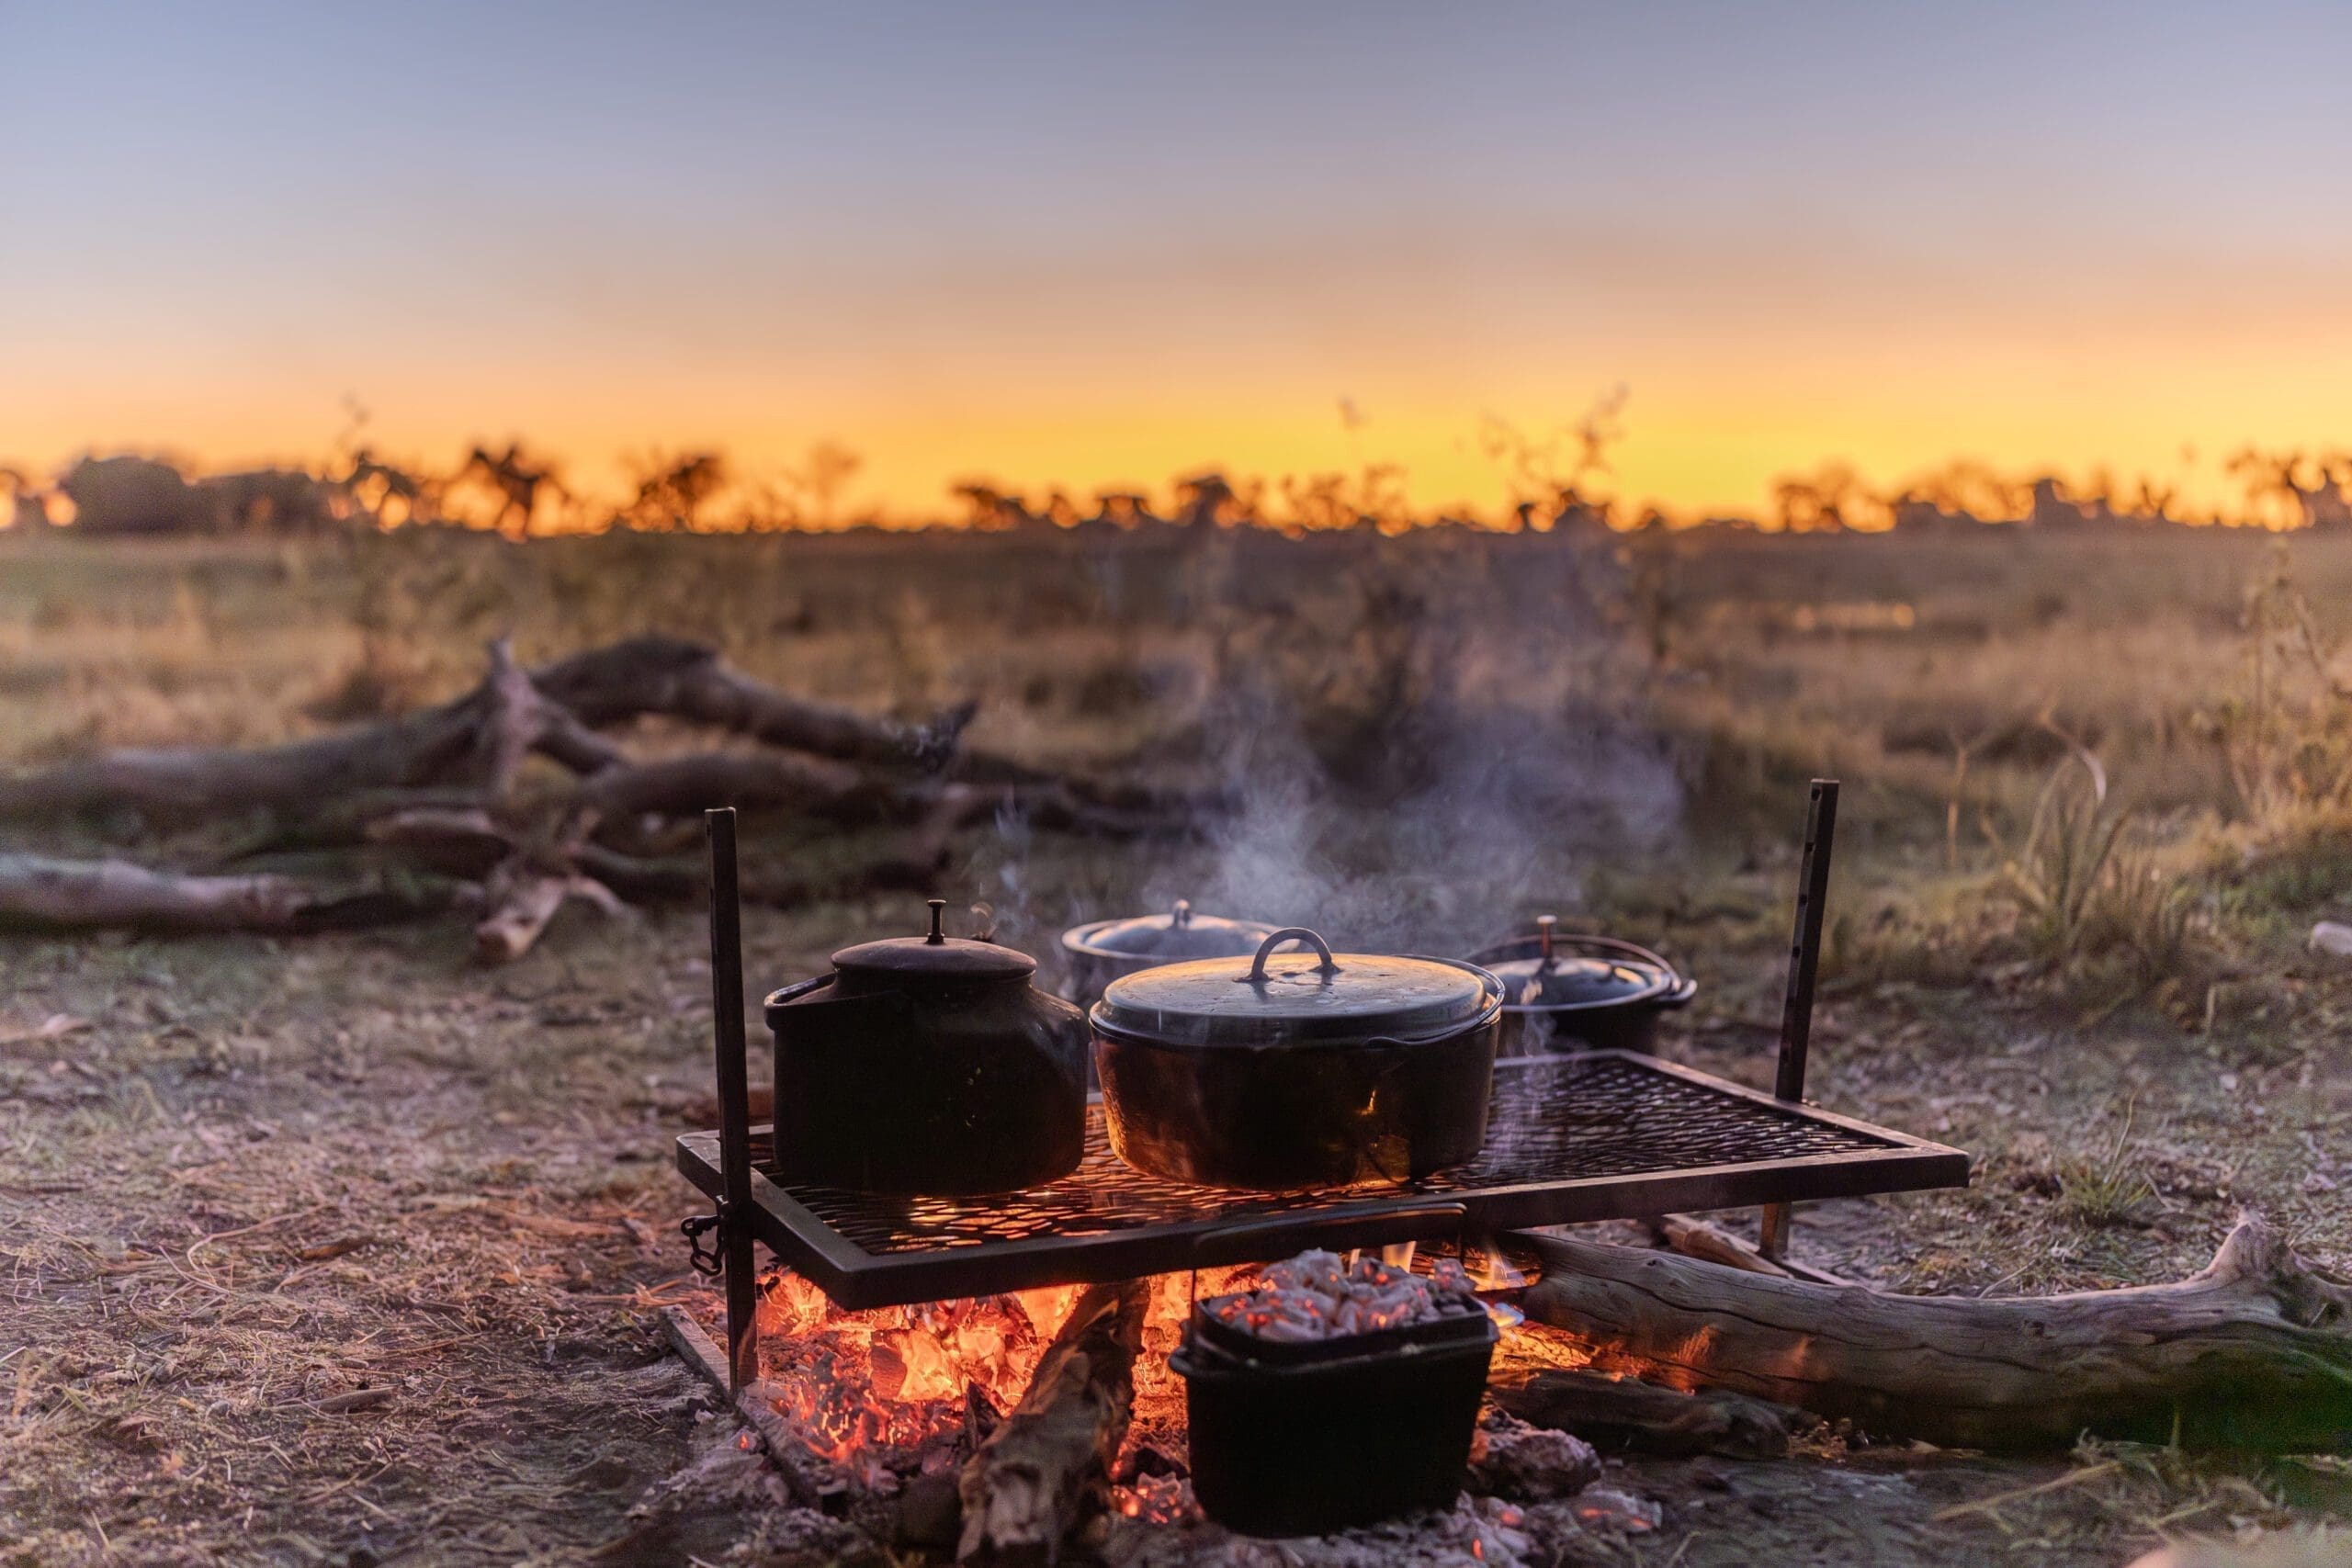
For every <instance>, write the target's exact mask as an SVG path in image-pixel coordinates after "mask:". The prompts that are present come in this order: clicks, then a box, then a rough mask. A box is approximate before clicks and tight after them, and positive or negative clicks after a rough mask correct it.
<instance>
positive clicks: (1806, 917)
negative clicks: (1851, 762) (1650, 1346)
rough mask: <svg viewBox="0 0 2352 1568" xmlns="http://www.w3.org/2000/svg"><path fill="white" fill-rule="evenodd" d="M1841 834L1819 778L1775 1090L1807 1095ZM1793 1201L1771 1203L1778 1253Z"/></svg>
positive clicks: (1761, 1247) (1770, 1251) (1765, 1232)
mask: <svg viewBox="0 0 2352 1568" xmlns="http://www.w3.org/2000/svg"><path fill="white" fill-rule="evenodd" d="M1837 836H1838V781H1837V780H1836V779H1815V780H1814V781H1813V793H1812V798H1811V801H1810V803H1809V804H1808V806H1807V807H1806V809H1805V818H1804V857H1803V859H1802V860H1801V861H1800V862H1799V863H1798V867H1797V918H1796V931H1795V934H1794V935H1793V936H1792V937H1791V938H1790V941H1789V989H1788V996H1787V998H1786V999H1785V1000H1784V1001H1783V1002H1782V1003H1781V1060H1780V1066H1779V1070H1778V1071H1777V1072H1776V1073H1775V1074H1774V1075H1773V1082H1772V1092H1773V1093H1774V1094H1775V1095H1777V1096H1778V1097H1779V1098H1781V1099H1782V1100H1803V1099H1804V1068H1805V1053H1806V1050H1807V1048H1808V1047H1809V1046H1810V1045H1811V1044H1812V1043H1813V986H1814V979H1815V976H1817V975H1818V974H1819V972H1820V969H1821V920H1822V915H1823V913H1824V911H1825V910H1826V908H1827V906H1828V902H1829V851H1830V846H1831V844H1832V842H1833V840H1836V838H1837ZM1791 1217H1792V1216H1791V1211H1790V1206H1789V1205H1788V1204H1786V1203H1771V1204H1767V1205H1766V1206H1765V1209H1764V1219H1763V1224H1762V1226H1761V1229H1760V1231H1759V1234H1758V1238H1757V1242H1758V1245H1757V1250H1758V1251H1759V1252H1761V1253H1763V1254H1764V1256H1765V1257H1767V1258H1779V1257H1780V1256H1781V1253H1782V1251H1783V1250H1784V1249H1785V1248H1786V1247H1787V1246H1788V1239H1789V1224H1790V1221H1791Z"/></svg>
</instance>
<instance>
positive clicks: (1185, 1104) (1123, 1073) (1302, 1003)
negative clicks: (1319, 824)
mask: <svg viewBox="0 0 2352 1568" xmlns="http://www.w3.org/2000/svg"><path fill="white" fill-rule="evenodd" d="M1291 942H1306V943H1308V944H1309V945H1311V946H1312V947H1313V948H1314V950H1315V951H1314V952H1313V953H1311V954H1310V953H1289V954H1284V955H1282V956H1280V957H1277V956H1276V955H1275V950H1276V949H1277V948H1279V947H1283V946H1284V945H1286V944H1288V943H1291ZM1501 1012H1502V987H1501V985H1500V983H1499V982H1498V981H1497V980H1496V978H1495V977H1494V976H1492V975H1489V974H1487V972H1486V971H1485V970H1483V969H1480V968H1478V967H1477V966H1476V965H1475V964H1464V963H1460V962H1457V961H1455V960H1453V959H1445V958H1416V957H1400V956H1390V955H1383V954H1374V953H1339V954H1334V953H1332V952H1331V949H1330V947H1329V944H1328V943H1326V942H1324V940H1323V939H1322V938H1321V937H1320V936H1317V934H1316V933H1315V932H1313V931H1308V930H1306V928H1305V927H1302V926H1290V927H1285V928H1283V930H1281V931H1273V932H1271V933H1269V934H1268V935H1267V937H1266V939H1265V940H1264V941H1263V942H1260V943H1259V945H1258V950H1257V952H1256V953H1254V954H1253V955H1252V956H1250V957H1249V958H1203V959H1195V960H1193V962H1191V963H1189V964H1167V965H1164V966H1162V967H1159V968H1156V969H1147V970H1144V971H1142V972H1140V973H1138V974H1134V975H1129V976H1124V977H1123V978H1120V979H1117V980H1114V981H1113V982H1112V983H1111V985H1110V987H1109V988H1108V989H1106V990H1105V991H1104V992H1103V999H1102V1000H1101V1001H1099V1002H1097V1003H1095V1004H1094V1010H1093V1011H1092V1012H1091V1014H1089V1015H1088V1016H1089V1018H1090V1019H1091V1021H1092V1024H1093V1028H1094V1067H1095V1073H1096V1076H1097V1077H1099V1078H1100V1079H1101V1081H1102V1084H1103V1118H1104V1122H1105V1123H1106V1125H1107V1128H1108V1131H1109V1133H1110V1137H1111V1147H1112V1149H1113V1150H1114V1152H1115V1153H1116V1154H1117V1155H1118V1156H1119V1157H1120V1158H1121V1159H1123V1160H1125V1161H1126V1162H1127V1164H1129V1165H1131V1166H1133V1167H1134V1168H1136V1169H1137V1170H1140V1171H1143V1172H1146V1173H1147V1174H1149V1175H1153V1176H1163V1177H1168V1178H1170V1179H1175V1180H1179V1181H1193V1182H1202V1183H1205V1184H1208V1185H1211V1186H1216V1187H1246V1188H1254V1189H1258V1190H1277V1191H1278V1190H1286V1189H1292V1188H1300V1187H1321V1186H1334V1185H1343V1184H1347V1183H1352V1182H1358V1181H1403V1180H1407V1179H1410V1178H1413V1177H1418V1176H1425V1175H1427V1174H1429V1173H1430V1171H1433V1170H1439V1169H1442V1168H1445V1167H1447V1166H1451V1165H1459V1164H1461V1163H1463V1162H1464V1161H1465V1160H1468V1159H1470V1158H1472V1157H1473V1156H1476V1154H1477V1153H1478V1150H1479V1148H1480V1146H1481V1145H1484V1144H1485V1142H1486V1137H1487V1093H1488V1090H1489V1089H1491V1087H1492V1084H1493V1079H1494V1066H1495V1041H1496V1035H1497V1032H1498V1028H1499V1025H1500V1020H1501Z"/></svg>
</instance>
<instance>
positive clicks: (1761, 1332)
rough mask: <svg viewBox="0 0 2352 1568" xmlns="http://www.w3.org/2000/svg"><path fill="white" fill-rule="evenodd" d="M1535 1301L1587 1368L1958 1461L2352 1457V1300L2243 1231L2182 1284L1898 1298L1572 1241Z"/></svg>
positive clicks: (1549, 1262) (1538, 1315)
mask: <svg viewBox="0 0 2352 1568" xmlns="http://www.w3.org/2000/svg"><path fill="white" fill-rule="evenodd" d="M1517 1239H1518V1240H1519V1241H1521V1242H1523V1243H1524V1245H1526V1246H1527V1247H1530V1248H1531V1249H1532V1250H1533V1251H1534V1252H1535V1254H1536V1255H1537V1256H1538V1257H1539V1258H1541V1259H1542V1261H1543V1265H1544V1278H1543V1280H1542V1281H1541V1282H1540V1283H1539V1284H1537V1285H1535V1286H1534V1287H1533V1288H1532V1289H1531V1290H1529V1291H1528V1292H1526V1294H1525V1296H1524V1297H1523V1298H1522V1299H1521V1304H1522V1306H1524V1308H1525V1309H1526V1312H1527V1314H1528V1315H1529V1316H1530V1317H1531V1318H1533V1319H1536V1320H1537V1321H1539V1322H1542V1323H1546V1324H1550V1325H1554V1326H1555V1327H1560V1328H1565V1329H1567V1330H1569V1331H1571V1332H1573V1333H1575V1334H1576V1335H1577V1337H1579V1338H1580V1339H1582V1340H1583V1341H1584V1342H1585V1343H1586V1344H1587V1345H1589V1346H1591V1347H1595V1348H1597V1350H1598V1353H1597V1355H1596V1356H1595V1359H1594V1362H1593V1364H1594V1365H1595V1366H1596V1367H1599V1368H1600V1369H1601V1370H1603V1371H1623V1372H1628V1373H1632V1374H1634V1375H1636V1376H1641V1377H1645V1378H1648V1379H1651V1380H1653V1381H1657V1382H1666V1383H1668V1384H1671V1385H1672V1386H1675V1387H1678V1388H1700V1387H1714V1388H1727V1389H1732V1390H1735V1391H1736V1392H1739V1393H1747V1394H1750V1395H1753V1396H1755V1397H1757V1398H1760V1399H1766V1400H1770V1401H1773V1402H1775V1403H1778V1404H1791V1405H1795V1406H1797V1407H1799V1408H1801V1409H1805V1410H1810V1411H1813V1412H1814V1413H1815V1414H1816V1415H1820V1416H1828V1417H1833V1418H1835V1417H1848V1418H1850V1419H1851V1420H1853V1421H1854V1422H1855V1423H1856V1424H1857V1425H1858V1426H1860V1427H1864V1428H1865V1429H1867V1430H1870V1431H1872V1432H1877V1433H1881V1434H1883V1435H1886V1436H1890V1437H1903V1438H1924V1439H1925V1440H1927V1441H1929V1442H1934V1443H1939V1444H1943V1445H1946V1446H1951V1447H1966V1448H1983V1449H2000V1450H2023V1449H2036V1448H2063V1447H2064V1446H2066V1445H2067V1444H2070V1443H2072V1442H2074V1441H2075V1438H2077V1437H2078V1436H2079V1435H2080V1434H2081V1433H2083V1432H2084V1431H2086V1430H2088V1431H2094V1432H2099V1433H2103V1434H2107V1435H2110V1436H2115V1437H2122V1438H2141V1439H2145V1440H2152V1441H2168V1440H2174V1439H2176V1438H2177V1440H2178V1441H2180V1442H2182V1443H2184V1444H2187V1445H2191V1446H2205V1447H2235V1448H2245V1449H2255V1450H2267V1451H2274V1452H2299V1451H2307V1450H2337V1449H2341V1448H2343V1447H2344V1446H2346V1444H2352V1285H2347V1284H2346V1283H2345V1282H2344V1281H2342V1280H2336V1279H2334V1278H2332V1277H2331V1276H2329V1275H2327V1274H2325V1273H2324V1272H2323V1271H2321V1270H2319V1269H2314V1268H2312V1266H2310V1265H2309V1264H2307V1263H2305V1262H2304V1261H2303V1259H2301V1258H2299V1257H2298V1256H2296V1254H2295V1251H2294V1249H2293V1248H2292V1247H2290V1246H2289V1245H2288V1244H2287V1243H2286V1242H2285V1240H2284V1239H2283V1238H2281V1237H2280V1236H2278V1235H2277V1234H2276V1233H2275V1232H2273V1231H2272V1230H2271V1229H2270V1227H2269V1226H2268V1225H2267V1224H2264V1223H2263V1222H2262V1221H2261V1220H2260V1219H2258V1218H2255V1217H2251V1216H2249V1217H2247V1218H2245V1219H2242V1220H2241V1221H2240V1222H2239V1223H2238V1225H2237V1228H2236V1229H2235V1230H2233V1231H2232V1232H2231V1233H2230V1236H2229V1239H2228V1240H2227V1241H2225V1242H2224V1243H2222V1248H2221V1251H2220V1252H2219V1253H2218V1254H2217V1255H2216V1256H2215V1258H2214V1259H2213V1261H2212V1263H2211V1266H2210V1267H2208V1268H2207V1269H2205V1270H2204V1271H2203V1272H2201V1273H2199V1274H2198V1275H2197V1276H2196V1277H2194V1278H2193V1279H2189V1280H2182V1281H2180V1282H2178V1283H2177V1284H2167V1285H2146V1286H2139V1287H2134V1288H2131V1289H2128V1290H2117V1291H2085V1292H2074V1293H2071V1294H2067V1295H2060V1296H2049V1297H2039V1298H2032V1297H2017V1298H1996V1299H1985V1298H1981V1297H1941V1296H1898V1295H1889V1294H1882V1293H1880V1292H1873V1291H1868V1290H1863V1289H1860V1288H1857V1287H1847V1288H1842V1289H1841V1288H1837V1287H1831V1286H1823V1285H1815V1284H1810V1283H1807V1282H1805V1281H1803V1280H1781V1279H1773V1278H1770V1277H1769V1276H1765V1275H1759V1274H1750V1273H1743V1272H1738V1271H1736V1270H1733V1269H1724V1268H1721V1267H1718V1266H1716V1265H1713V1264H1708V1263H1702V1262H1696V1261H1692V1260H1689V1259H1685V1258H1677V1257H1673V1256H1670V1255H1668V1254H1663V1253H1657V1252H1645V1251H1638V1250H1632V1249H1628V1248H1624V1247H1610V1246H1605V1245H1600V1244H1597V1243H1592V1242H1588V1241H1581V1240H1577V1239H1576V1238H1574V1237H1571V1236H1566V1235H1542V1234H1533V1233H1530V1234H1525V1235H1521V1236H1520V1237H1518V1238H1517Z"/></svg>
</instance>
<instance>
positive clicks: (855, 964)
mask: <svg viewBox="0 0 2352 1568" xmlns="http://www.w3.org/2000/svg"><path fill="white" fill-rule="evenodd" d="M929 902H930V905H931V934H930V935H928V936H895V937H885V938H883V939H882V940H881V941H879V942H859V943H857V944H856V945H855V946H854V947H844V948H842V950H841V951H840V952H839V953H834V954H833V967H834V968H835V969H837V970H841V971H844V972H847V973H850V974H862V975H872V976H891V977H893V978H897V979H918V980H920V979H936V980H1012V979H1023V980H1025V979H1027V978H1028V977H1029V976H1032V975H1035V973H1036V972H1037V961H1036V960H1035V959H1034V958H1032V957H1030V956H1029V955H1028V954H1027V953H1016V952H1014V951H1013V950H1012V948H1009V947H999V946H998V945H997V944H996V943H994V942H972V941H969V940H967V939H966V938H963V937H952V936H949V935H948V934H947V933H946V931H945V930H944V925H945V920H946V910H947V900H946V899H944V898H933V899H931V900H929Z"/></svg>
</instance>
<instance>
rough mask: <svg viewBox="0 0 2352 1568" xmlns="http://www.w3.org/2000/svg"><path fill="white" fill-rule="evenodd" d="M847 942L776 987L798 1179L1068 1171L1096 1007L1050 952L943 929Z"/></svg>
mask: <svg viewBox="0 0 2352 1568" xmlns="http://www.w3.org/2000/svg"><path fill="white" fill-rule="evenodd" d="M944 908H945V902H944V900H942V899H938V898H933V900H931V934H930V935H929V936H925V937H901V938H897V939H893V940H890V941H886V942H864V943H861V944H859V945H858V946H855V947H845V948H843V949H842V951H841V952H839V953H834V954H833V972H832V973H831V974H830V975H825V976H819V977H818V978H816V979H813V980H803V981H801V982H800V983H799V984H797V985H792V986H786V987H784V988H783V989H782V990H779V991H775V992H773V993H772V994H770V996H769V997H768V998H767V1009H766V1011H767V1021H768V1028H769V1029H770V1030H772V1031H773V1032H775V1159H776V1166H777V1168H778V1169H779V1171H780V1173H781V1174H782V1175H783V1177H784V1179H786V1180H787V1181H802V1182H817V1183H821V1184H823V1185H825V1186H828V1187H848V1188H854V1189H857V1190H862V1191H867V1192H887V1193H894V1194H899V1195H906V1196H922V1197H934V1196H935V1197H953V1196H966V1195H970V1194H975V1193H984V1192H1007V1191H1012V1190H1014V1189H1017V1188H1023V1187H1032V1186H1035V1185H1036V1184H1037V1183H1038V1182H1041V1181H1051V1180H1053V1179H1055V1178H1056V1177H1059V1176H1067V1175H1069V1173H1070V1172H1071V1171H1072V1170H1074V1169H1076V1168H1077V1167H1078V1162H1079V1159H1080V1156H1082V1155H1083V1154H1084V1153H1085V1151H1086V1054H1087V1032H1086V1017H1085V1015H1084V1014H1083V1013H1081V1012H1080V1011H1079V1010H1077V1009H1076V1008H1074V1007H1072V1006H1070V1005H1069V1003H1068V1002H1066V1001H1063V1000H1062V999H1061V998H1058V997H1052V996H1048V995H1046V993H1045V992H1044V991H1041V990H1039V989H1038V988H1037V987H1035V986H1034V985H1032V984H1030V976H1033V975H1035V973H1036V971H1037V961H1036V960H1035V959H1034V958H1032V957H1030V956H1029V955H1028V954H1026V953H1015V952H1014V951H1012V949H1011V948H1009V947H998V946H996V945H995V944H994V943H992V942H964V941H958V940H956V939H953V938H950V937H948V936H947V935H946V934H945V932H944V931H943V930H942V929H941V914H942V911H943V910H944Z"/></svg>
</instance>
